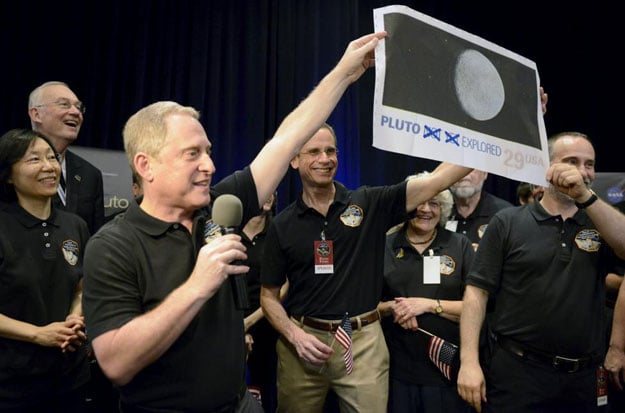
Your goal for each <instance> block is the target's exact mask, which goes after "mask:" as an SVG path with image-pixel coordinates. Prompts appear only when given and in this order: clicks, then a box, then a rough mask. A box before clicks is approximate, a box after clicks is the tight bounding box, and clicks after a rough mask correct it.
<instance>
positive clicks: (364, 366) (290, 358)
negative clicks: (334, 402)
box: [276, 319, 389, 413]
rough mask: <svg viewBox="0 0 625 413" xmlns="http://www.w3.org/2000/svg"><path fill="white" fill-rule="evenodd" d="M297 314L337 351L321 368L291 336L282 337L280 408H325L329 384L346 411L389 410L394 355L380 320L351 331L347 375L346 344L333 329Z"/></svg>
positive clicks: (309, 412)
mask: <svg viewBox="0 0 625 413" xmlns="http://www.w3.org/2000/svg"><path fill="white" fill-rule="evenodd" d="M292 320H293V321H294V322H295V323H297V324H298V325H299V326H300V327H302V328H303V329H304V331H306V332H307V333H310V334H313V335H314V336H315V337H317V338H318V339H319V340H320V341H322V342H324V343H325V344H327V345H329V346H330V345H331V346H332V349H333V350H334V353H333V354H332V356H331V357H330V359H329V360H328V361H327V362H326V364H325V365H324V366H323V367H322V368H320V367H317V366H313V365H311V364H307V363H305V362H304V361H303V360H301V359H300V358H299V357H298V356H297V352H296V351H295V350H294V349H293V348H292V347H291V345H290V343H289V342H288V341H287V340H285V339H284V338H280V340H278V343H277V345H276V350H277V353H278V409H277V412H278V413H302V412H306V413H316V412H322V411H323V405H324V402H325V398H326V395H327V393H328V390H329V389H330V388H331V389H333V390H334V392H335V393H336V395H337V398H338V400H339V405H340V408H341V412H342V413H352V412H353V413H366V412H371V413H380V412H385V411H386V408H387V406H386V404H387V400H388V366H389V355H388V348H387V347H386V342H385V341H384V334H383V333H382V327H381V325H380V323H379V322H375V323H373V324H370V325H367V326H365V327H361V328H358V329H354V330H353V331H352V343H353V344H352V352H353V356H354V368H353V371H352V374H350V375H347V372H346V370H345V361H344V360H343V354H344V349H343V347H341V345H340V344H339V343H338V342H336V340H334V333H333V332H329V331H321V330H317V329H314V328H311V327H308V326H305V325H302V324H301V323H299V322H298V321H296V320H294V319H292ZM338 321H340V320H338Z"/></svg>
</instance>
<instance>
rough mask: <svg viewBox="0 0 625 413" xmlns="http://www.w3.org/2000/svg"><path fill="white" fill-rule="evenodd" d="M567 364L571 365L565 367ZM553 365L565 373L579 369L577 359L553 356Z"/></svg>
mask: <svg viewBox="0 0 625 413" xmlns="http://www.w3.org/2000/svg"><path fill="white" fill-rule="evenodd" d="M569 364H570V366H571V367H569V368H565V366H566V365H569ZM553 367H554V368H555V369H557V370H563V371H565V372H566V373H575V372H576V371H577V370H579V359H571V358H568V357H562V356H555V357H554V358H553Z"/></svg>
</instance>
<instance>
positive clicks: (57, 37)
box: [0, 0, 622, 208]
mask: <svg viewBox="0 0 625 413" xmlns="http://www.w3.org/2000/svg"><path fill="white" fill-rule="evenodd" d="M396 3H398V2H392V1H381V0H377V1H376V0H305V1H304V0H223V1H207V0H135V1H133V0H107V1H99V2H90V1H75V0H66V1H63V2H53V1H29V2H10V1H4V2H2V4H0V39H2V44H3V67H4V71H3V72H4V76H5V81H4V82H3V83H4V85H3V86H4V87H3V88H2V89H3V92H2V93H1V96H2V99H0V128H1V132H2V133H3V132H4V131H6V130H8V129H10V128H13V127H29V121H28V116H27V112H26V110H27V100H28V94H29V92H30V91H31V90H32V89H33V88H34V87H36V86H37V85H39V84H40V83H43V82H44V81H48V80H62V81H65V82H67V83H68V84H69V85H70V87H71V88H72V89H73V90H74V91H75V92H76V93H77V95H78V96H79V98H80V99H82V100H83V101H84V102H85V104H86V106H87V113H86V116H85V123H84V125H83V129H82V131H81V133H80V136H79V140H78V142H77V143H76V144H77V145H81V146H89V147H96V148H104V149H116V150H121V149H123V147H122V136H121V131H122V128H123V125H124V123H125V121H126V119H128V117H129V116H130V115H132V114H133V113H134V112H135V111H137V110H138V109H139V108H141V107H143V106H145V105H147V104H149V103H152V102H154V101H157V100H175V101H178V102H180V103H182V104H185V105H191V106H194V107H196V108H197V109H199V110H200V112H201V113H202V119H201V120H202V123H203V124H204V126H205V128H206V130H207V132H208V135H209V138H210V139H211V141H212V143H213V145H214V159H215V163H216V165H217V176H216V179H217V180H218V179H220V178H221V177H223V176H225V175H226V174H228V173H230V172H232V171H233V170H235V169H239V168H241V167H243V166H244V165H246V164H248V163H249V162H250V161H251V160H252V159H253V157H254V155H255V154H256V153H257V152H258V150H259V149H260V148H261V146H262V145H263V144H264V143H265V142H266V140H267V139H269V138H270V137H271V136H272V134H273V132H274V131H275V130H276V128H277V126H278V124H279V123H280V121H281V120H282V119H283V118H284V116H286V115H287V114H288V113H289V112H290V111H291V110H292V109H293V108H294V107H295V106H296V105H297V104H298V102H300V101H301V100H302V99H303V98H304V97H306V95H307V94H308V93H309V92H310V91H311V90H312V88H313V87H314V86H315V85H316V84H317V83H318V82H319V80H320V79H321V78H322V77H323V76H324V75H325V74H326V73H327V72H328V71H329V70H330V69H331V68H332V67H333V66H334V64H335V63H336V62H337V61H338V59H339V58H340V57H341V55H342V53H343V51H344V50H345V47H346V45H347V43H348V42H349V41H350V40H352V39H354V38H356V37H358V36H361V35H363V34H365V33H368V32H371V31H372V30H373V12H372V11H373V9H374V8H377V7H381V6H385V5H389V4H396ZM401 3H402V4H405V5H407V6H409V7H412V8H414V9H416V10H419V11H421V12H423V13H425V14H428V15H431V16H433V17H435V18H437V19H439V20H442V21H445V22H448V23H450V24H452V25H454V26H457V27H459V28H461V29H464V30H466V31H469V32H471V33H474V34H476V35H478V36H481V37H484V38H486V39H488V40H490V41H492V42H493V43H496V44H499V45H501V46H502V47H505V48H508V49H510V50H513V51H514V52H516V53H518V54H521V55H523V56H525V57H527V58H529V59H531V60H534V61H535V62H536V63H537V66H538V69H539V73H540V74H541V78H542V82H543V84H544V86H545V87H546V89H547V91H548V92H549V94H550V101H549V105H550V106H549V112H548V114H547V116H546V123H547V131H548V133H555V132H558V131H561V130H569V129H574V130H580V131H582V132H586V133H588V134H590V135H591V137H592V138H594V140H595V143H596V145H597V152H598V161H599V164H598V170H601V171H619V170H622V167H621V164H620V159H618V158H619V157H618V156H617V155H614V151H610V148H609V146H607V144H606V146H605V147H602V146H601V145H600V142H601V141H600V139H601V138H602V139H604V141H605V140H606V139H611V136H610V135H608V133H610V132H611V133H613V128H614V125H613V122H615V120H616V119H618V115H616V114H615V113H614V111H615V110H617V109H616V108H615V107H614V109H612V106H611V107H608V104H612V103H610V102H612V101H613V99H616V100H618V97H620V96H610V95H611V94H616V93H618V91H619V90H618V86H620V82H618V80H617V79H618V78H616V76H615V75H616V70H617V68H616V67H615V66H614V65H612V64H611V63H610V62H611V60H610V59H609V58H608V57H603V58H602V55H601V54H600V53H601V52H599V49H600V48H599V47H598V42H599V41H603V42H604V43H606V45H607V46H608V47H609V43H610V42H613V41H614V36H613V34H615V33H613V32H618V29H617V27H618V26H615V25H614V24H610V23H609V19H610V18H612V19H615V17H611V16H616V15H618V14H616V13H612V12H611V11H610V10H601V9H592V10H591V9H590V7H589V6H588V5H586V6H585V7H584V8H583V9H581V8H580V9H579V10H578V9H575V8H573V7H572V6H567V9H554V8H552V9H550V10H543V9H541V8H537V7H535V6H534V5H533V4H532V3H534V2H531V1H530V2H527V1H526V2H495V3H493V2H483V3H484V4H481V3H482V2H464V1H454V0H448V1H446V0H438V1H436V0H431V1H404V2H401ZM540 4H541V3H540V2H536V5H540ZM593 7H595V6H593ZM596 7H598V6H596ZM582 18H583V19H584V20H583V21H582V20H580V19H582ZM606 19H608V21H606ZM584 22H586V23H584ZM620 37H622V36H620ZM593 73H595V75H594V76H593ZM597 73H599V74H600V75H599V76H597V75H596V74H597ZM373 88H374V70H370V71H369V72H368V73H367V74H365V76H364V77H363V78H362V79H361V80H360V81H359V82H358V83H356V84H355V85H353V86H352V87H351V88H350V89H349V90H348V92H347V93H346V94H345V96H344V98H343V99H342V101H341V102H340V104H339V105H338V107H337V108H336V110H335V112H334V113H333V114H332V116H331V118H330V120H329V122H330V123H331V124H332V125H333V126H334V127H335V129H336V131H337V134H338V138H339V142H338V145H339V148H340V150H341V153H340V159H339V162H340V167H339V173H338V176H337V178H338V180H340V181H342V182H343V183H345V184H346V185H347V186H348V187H356V186H359V185H364V184H367V185H381V184H387V183H392V182H396V181H399V180H402V179H403V178H404V177H405V176H406V175H408V174H412V173H414V172H417V171H421V170H431V169H432V168H434V167H435V166H436V164H437V163H436V162H433V161H429V160H424V159H419V158H411V157H408V156H402V155H398V154H391V153H387V152H383V151H380V150H377V149H375V148H373V147H372V146H371V142H372V136H371V118H372V104H373V103H372V101H373ZM616 106H618V105H616ZM610 109H612V111H613V112H610ZM601 135H604V136H601ZM611 160H613V162H612V163H610V161H611ZM516 184H517V182H514V181H509V180H507V179H505V178H501V177H498V176H495V175H491V176H490V177H489V179H488V181H487V189H488V190H490V191H492V192H494V193H496V194H498V195H499V196H502V197H504V198H507V199H509V200H510V201H512V202H515V201H516V198H515V195H514V191H515V188H516ZM298 192H299V177H298V176H297V175H296V174H295V173H294V172H290V173H289V174H288V175H287V177H286V178H285V180H284V181H283V184H282V185H281V187H280V189H279V195H280V197H279V207H280V208H281V207H283V206H285V205H286V203H288V202H290V201H292V200H294V199H295V196H296V195H297V193H298Z"/></svg>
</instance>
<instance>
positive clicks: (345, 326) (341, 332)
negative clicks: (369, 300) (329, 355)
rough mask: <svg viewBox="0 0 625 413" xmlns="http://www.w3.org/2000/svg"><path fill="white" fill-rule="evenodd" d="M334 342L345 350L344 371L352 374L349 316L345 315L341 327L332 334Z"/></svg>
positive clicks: (352, 362)
mask: <svg viewBox="0 0 625 413" xmlns="http://www.w3.org/2000/svg"><path fill="white" fill-rule="evenodd" d="M334 337H335V338H336V341H338V342H339V344H340V345H341V346H342V347H343V348H344V349H345V354H344V355H343V360H345V369H346V370H347V374H352V370H353V369H354V356H353V354H352V323H351V321H349V314H348V313H345V315H344V316H343V320H341V325H340V326H339V327H338V328H337V329H336V333H335V334H334Z"/></svg>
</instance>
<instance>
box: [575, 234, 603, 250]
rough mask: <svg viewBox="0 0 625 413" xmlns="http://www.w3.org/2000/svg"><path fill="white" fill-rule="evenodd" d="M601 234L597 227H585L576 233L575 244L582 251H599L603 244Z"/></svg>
mask: <svg viewBox="0 0 625 413" xmlns="http://www.w3.org/2000/svg"><path fill="white" fill-rule="evenodd" d="M600 236H601V235H600V234H599V231H597V230H596V229H583V230H581V231H579V232H578V233H577V235H575V245H577V248H579V249H580V250H582V251H586V252H597V251H599V247H600V246H601V240H600Z"/></svg>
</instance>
